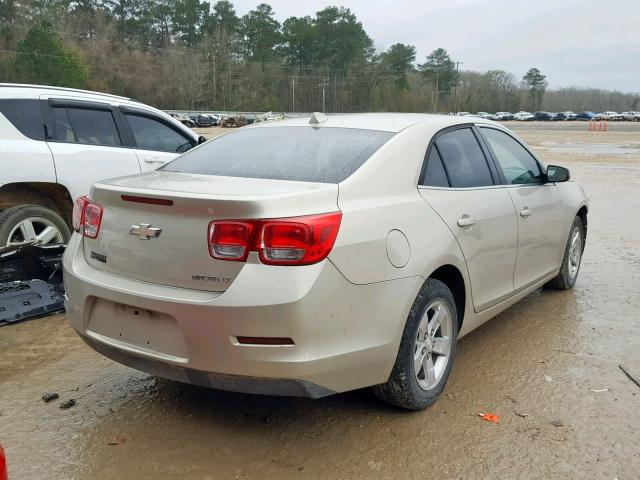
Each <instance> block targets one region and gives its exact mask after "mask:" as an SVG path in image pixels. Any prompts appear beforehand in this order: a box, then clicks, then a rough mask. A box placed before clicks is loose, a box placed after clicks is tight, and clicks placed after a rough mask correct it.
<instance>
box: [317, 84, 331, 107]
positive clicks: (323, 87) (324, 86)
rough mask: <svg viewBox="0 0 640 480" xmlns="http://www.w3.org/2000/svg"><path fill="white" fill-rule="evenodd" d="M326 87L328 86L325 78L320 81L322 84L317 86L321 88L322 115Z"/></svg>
mask: <svg viewBox="0 0 640 480" xmlns="http://www.w3.org/2000/svg"><path fill="white" fill-rule="evenodd" d="M327 85H329V80H328V79H327V78H326V77H325V78H323V79H322V83H319V84H318V86H319V87H322V113H325V101H324V99H325V96H324V90H325V88H327Z"/></svg>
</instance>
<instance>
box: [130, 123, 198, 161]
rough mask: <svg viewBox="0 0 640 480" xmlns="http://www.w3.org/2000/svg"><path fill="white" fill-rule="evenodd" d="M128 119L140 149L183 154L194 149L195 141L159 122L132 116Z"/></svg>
mask: <svg viewBox="0 0 640 480" xmlns="http://www.w3.org/2000/svg"><path fill="white" fill-rule="evenodd" d="M127 119H128V120H129V125H130V126H131V131H132V132H133V137H134V138H135V140H136V144H137V145H138V148H141V149H143V150H160V151H162V152H176V153H182V152H186V151H187V150H189V149H190V148H191V147H193V140H191V139H190V138H187V137H186V136H184V135H182V134H181V133H179V132H178V131H176V130H174V129H173V128H171V127H169V126H168V125H165V124H164V123H162V122H160V121H158V120H154V119H152V118H149V117H145V116H141V115H132V114H127Z"/></svg>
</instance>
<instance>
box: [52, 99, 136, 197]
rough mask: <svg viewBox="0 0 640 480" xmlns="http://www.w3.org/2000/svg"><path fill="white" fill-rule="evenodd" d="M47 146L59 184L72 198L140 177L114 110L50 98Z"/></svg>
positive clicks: (91, 104)
mask: <svg viewBox="0 0 640 480" xmlns="http://www.w3.org/2000/svg"><path fill="white" fill-rule="evenodd" d="M47 103H48V108H46V109H45V117H46V118H45V123H46V125H47V128H46V131H47V144H48V146H49V149H50V150H51V153H52V154H53V159H54V163H55V167H56V176H57V180H58V183H61V184H63V185H65V186H66V187H67V188H68V189H69V192H70V193H71V195H72V197H73V198H77V197H80V196H82V195H87V194H88V193H89V190H90V189H91V185H93V184H94V183H95V182H98V181H100V180H104V179H107V178H113V177H121V176H124V175H132V174H136V173H140V165H139V164H138V157H137V156H136V154H135V152H134V151H133V150H132V149H131V148H129V147H127V146H125V142H124V141H123V136H122V133H123V132H122V131H121V130H122V127H121V126H120V127H119V126H118V125H117V124H116V116H115V115H114V113H115V112H114V109H113V106H112V105H111V104H109V103H102V102H89V101H84V100H78V99H71V98H49V99H48V102H47Z"/></svg>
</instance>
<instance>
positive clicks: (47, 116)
mask: <svg viewBox="0 0 640 480" xmlns="http://www.w3.org/2000/svg"><path fill="white" fill-rule="evenodd" d="M40 104H41V106H42V116H43V119H44V126H45V140H46V141H47V142H52V143H66V144H68V145H89V146H93V147H106V148H130V146H129V144H128V143H129V142H128V140H129V139H128V136H127V132H125V131H124V129H123V124H122V119H121V118H120V116H119V115H118V111H117V109H115V108H113V105H111V104H109V103H105V102H93V101H89V100H77V99H75V98H55V97H50V98H41V100H40ZM54 108H64V109H65V111H66V110H67V109H68V108H76V109H81V110H94V111H99V112H111V117H112V118H113V122H114V124H115V127H116V132H117V133H118V137H119V139H120V145H96V144H91V143H80V142H78V141H77V136H76V132H75V130H74V128H73V124H71V130H72V132H73V135H74V137H75V138H76V141H75V142H65V141H63V140H58V139H56V134H57V132H56V128H55V124H56V122H55V118H54V116H53V109H54Z"/></svg>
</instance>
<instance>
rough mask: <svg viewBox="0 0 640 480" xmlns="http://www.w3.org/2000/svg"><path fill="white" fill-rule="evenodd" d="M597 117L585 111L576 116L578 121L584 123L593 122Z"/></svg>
mask: <svg viewBox="0 0 640 480" xmlns="http://www.w3.org/2000/svg"><path fill="white" fill-rule="evenodd" d="M595 117H596V114H595V113H593V112H590V111H584V112H580V113H578V114H576V120H582V121H586V120H593V119H595Z"/></svg>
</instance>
